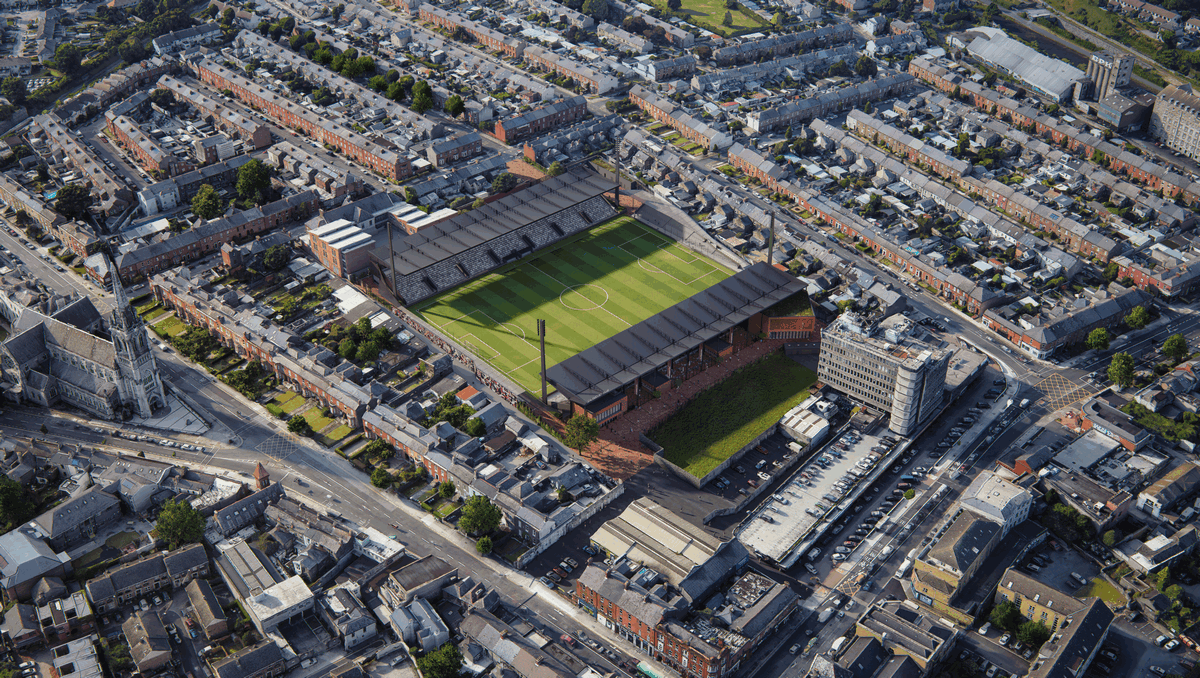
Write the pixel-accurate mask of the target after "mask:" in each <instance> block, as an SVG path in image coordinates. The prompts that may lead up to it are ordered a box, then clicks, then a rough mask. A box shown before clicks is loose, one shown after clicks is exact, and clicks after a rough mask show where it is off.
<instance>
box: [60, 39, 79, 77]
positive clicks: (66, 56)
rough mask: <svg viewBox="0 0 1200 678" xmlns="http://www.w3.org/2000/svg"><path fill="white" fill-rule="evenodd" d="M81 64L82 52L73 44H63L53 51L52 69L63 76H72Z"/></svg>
mask: <svg viewBox="0 0 1200 678" xmlns="http://www.w3.org/2000/svg"><path fill="white" fill-rule="evenodd" d="M82 64H83V50H81V49H79V48H78V47H76V46H75V45H74V44H72V43H69V42H64V43H63V44H61V45H59V46H58V49H56V50H54V67H55V68H57V69H58V70H60V71H62V72H63V73H64V74H65V75H68V76H74V75H76V74H77V73H78V72H79V67H80V66H81V65H82Z"/></svg>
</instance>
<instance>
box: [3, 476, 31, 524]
mask: <svg viewBox="0 0 1200 678" xmlns="http://www.w3.org/2000/svg"><path fill="white" fill-rule="evenodd" d="M32 508H33V506H32V505H31V504H30V503H29V499H28V498H27V497H26V496H25V488H23V487H21V483H18V482H17V481H15V480H13V479H11V478H0V519H2V520H3V521H4V522H5V523H6V524H7V525H10V526H11V525H17V524H20V523H23V522H25V520H26V519H27V518H28V517H29V513H30V511H31V509H32Z"/></svg>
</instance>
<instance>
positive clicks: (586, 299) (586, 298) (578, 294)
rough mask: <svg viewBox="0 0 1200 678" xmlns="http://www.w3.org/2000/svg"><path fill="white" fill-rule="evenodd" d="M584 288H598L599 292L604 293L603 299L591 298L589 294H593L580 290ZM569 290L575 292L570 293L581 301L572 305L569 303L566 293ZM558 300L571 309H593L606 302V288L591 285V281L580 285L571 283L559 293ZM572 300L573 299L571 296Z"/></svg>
mask: <svg viewBox="0 0 1200 678" xmlns="http://www.w3.org/2000/svg"><path fill="white" fill-rule="evenodd" d="M584 288H593V289H597V290H599V291H600V294H603V295H604V301H595V300H593V299H592V298H591V296H594V295H587V294H584V293H583V292H582V290H583V289H584ZM571 292H574V293H575V294H574V295H572V296H573V297H575V298H579V299H581V300H582V302H583V303H580V302H576V304H577V305H572V304H570V303H567V298H568V294H569V293H571ZM558 301H559V303H561V304H562V305H563V306H566V307H567V308H569V309H571V310H572V311H594V310H596V309H598V308H600V307H601V306H603V305H605V304H607V303H608V290H606V289H604V288H603V287H601V286H599V285H593V284H591V283H584V284H582V285H572V286H570V287H568V288H566V289H565V290H563V291H562V292H560V293H559V295H558ZM572 301H575V299H574V298H572ZM587 304H591V306H588V305H587Z"/></svg>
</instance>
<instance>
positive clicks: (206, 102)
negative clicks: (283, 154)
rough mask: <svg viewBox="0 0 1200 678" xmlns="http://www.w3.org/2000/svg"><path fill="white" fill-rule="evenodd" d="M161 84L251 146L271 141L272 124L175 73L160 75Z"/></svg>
mask: <svg viewBox="0 0 1200 678" xmlns="http://www.w3.org/2000/svg"><path fill="white" fill-rule="evenodd" d="M158 86H159V87H161V88H163V89H165V90H168V91H170V92H173V93H174V94H175V98H176V99H177V100H179V101H186V102H187V103H188V105H189V106H191V107H192V108H195V109H196V110H197V111H199V112H200V116H201V118H203V119H204V120H206V121H207V122H211V123H212V124H213V126H214V127H216V128H217V129H219V130H222V131H224V132H225V133H227V134H230V135H232V136H233V137H234V138H236V139H241V140H242V142H243V143H245V144H246V146H247V147H248V148H250V149H253V150H258V149H261V148H266V147H267V146H270V145H271V140H272V138H271V128H270V127H268V126H267V124H266V123H264V122H262V121H261V120H257V119H254V118H248V117H246V116H244V115H242V114H241V113H239V112H237V111H235V110H233V109H232V108H230V107H229V106H226V105H225V104H223V103H221V102H220V101H217V100H216V99H213V98H212V97H210V96H208V95H206V94H204V93H203V92H200V91H199V90H197V89H196V88H195V87H192V86H191V85H189V84H188V83H187V82H185V81H183V80H181V79H179V78H176V77H174V76H171V75H164V76H163V77H162V78H161V79H159V81H158Z"/></svg>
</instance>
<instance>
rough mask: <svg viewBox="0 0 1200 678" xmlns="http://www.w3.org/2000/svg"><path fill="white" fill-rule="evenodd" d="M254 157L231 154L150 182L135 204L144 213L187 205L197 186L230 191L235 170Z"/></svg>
mask: <svg viewBox="0 0 1200 678" xmlns="http://www.w3.org/2000/svg"><path fill="white" fill-rule="evenodd" d="M252 159H253V158H251V157H250V156H249V155H238V156H234V157H232V158H230V159H228V160H226V161H225V162H221V163H216V164H213V165H206V166H204V167H201V168H199V169H195V170H192V171H191V172H188V173H186V174H181V175H179V176H177V177H172V178H170V179H166V180H164V181H160V182H158V183H154V184H150V185H149V186H147V187H146V188H143V189H142V190H141V192H140V193H138V204H140V205H141V206H142V211H143V212H145V213H146V214H148V215H149V214H157V213H159V212H165V211H168V210H173V209H175V208H176V207H178V206H180V205H185V204H188V203H190V202H191V201H192V198H194V197H196V193H198V192H200V187H201V186H204V185H205V184H207V185H209V186H212V187H213V189H215V190H216V191H217V192H232V191H233V190H234V189H235V188H236V185H237V171H238V169H240V168H241V166H242V165H245V164H246V163H248V162H250V161H251V160H252Z"/></svg>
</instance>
